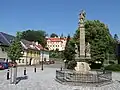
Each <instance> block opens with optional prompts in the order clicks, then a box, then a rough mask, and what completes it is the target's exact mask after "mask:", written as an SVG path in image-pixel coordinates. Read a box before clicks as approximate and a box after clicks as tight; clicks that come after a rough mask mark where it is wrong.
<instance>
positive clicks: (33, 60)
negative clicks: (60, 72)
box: [17, 40, 49, 65]
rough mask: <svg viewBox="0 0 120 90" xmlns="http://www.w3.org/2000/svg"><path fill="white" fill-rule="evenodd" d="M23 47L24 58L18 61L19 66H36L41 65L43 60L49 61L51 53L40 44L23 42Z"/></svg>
mask: <svg viewBox="0 0 120 90" xmlns="http://www.w3.org/2000/svg"><path fill="white" fill-rule="evenodd" d="M20 42H21V45H22V47H23V52H22V54H23V56H22V57H21V58H20V59H19V60H17V64H18V65H35V64H40V62H41V61H42V60H43V61H44V60H47V61H49V52H48V50H46V49H44V48H43V47H42V46H41V44H38V42H30V41H27V40H21V41H20Z"/></svg>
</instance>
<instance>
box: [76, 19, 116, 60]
mask: <svg viewBox="0 0 120 90" xmlns="http://www.w3.org/2000/svg"><path fill="white" fill-rule="evenodd" d="M85 31H86V32H85V36H86V38H85V41H86V42H89V43H90V45H91V57H92V59H91V62H95V61H101V62H103V61H104V60H105V59H106V53H109V54H114V46H112V45H113V44H114V40H113V38H112V36H111V34H110V32H109V29H108V27H106V25H105V24H104V23H101V22H100V21H99V20H93V21H86V22H85ZM79 32H80V31H79V30H77V31H76V33H75V35H74V41H75V43H76V44H77V45H78V47H79Z"/></svg>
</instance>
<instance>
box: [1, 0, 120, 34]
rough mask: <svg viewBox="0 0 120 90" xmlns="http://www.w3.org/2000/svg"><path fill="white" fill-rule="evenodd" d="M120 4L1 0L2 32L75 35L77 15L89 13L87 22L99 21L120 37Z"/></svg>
mask: <svg viewBox="0 0 120 90" xmlns="http://www.w3.org/2000/svg"><path fill="white" fill-rule="evenodd" d="M119 4H120V0H1V1H0V31H3V32H6V33H9V34H13V35H15V33H16V31H23V30H27V29H34V30H45V31H46V32H47V33H48V34H50V33H53V32H54V33H57V34H58V35H60V34H61V33H63V34H64V35H68V33H69V34H71V35H72V34H74V33H75V30H76V29H77V27H78V14H79V12H80V10H81V9H84V10H85V11H86V13H87V14H86V18H87V19H88V20H100V21H102V22H104V23H106V24H108V27H109V28H110V32H111V34H112V35H113V34H115V33H117V34H118V35H119V36H120V12H119V11H120V10H119V9H120V5H119Z"/></svg>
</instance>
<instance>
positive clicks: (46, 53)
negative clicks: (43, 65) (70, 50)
mask: <svg viewBox="0 0 120 90" xmlns="http://www.w3.org/2000/svg"><path fill="white" fill-rule="evenodd" d="M40 56H41V57H40V61H42V58H43V61H45V60H46V61H49V51H41V53H40Z"/></svg>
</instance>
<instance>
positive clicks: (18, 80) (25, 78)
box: [16, 76, 28, 84]
mask: <svg viewBox="0 0 120 90" xmlns="http://www.w3.org/2000/svg"><path fill="white" fill-rule="evenodd" d="M27 79H28V76H22V77H17V82H16V84H18V83H19V82H20V81H21V80H27Z"/></svg>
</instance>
